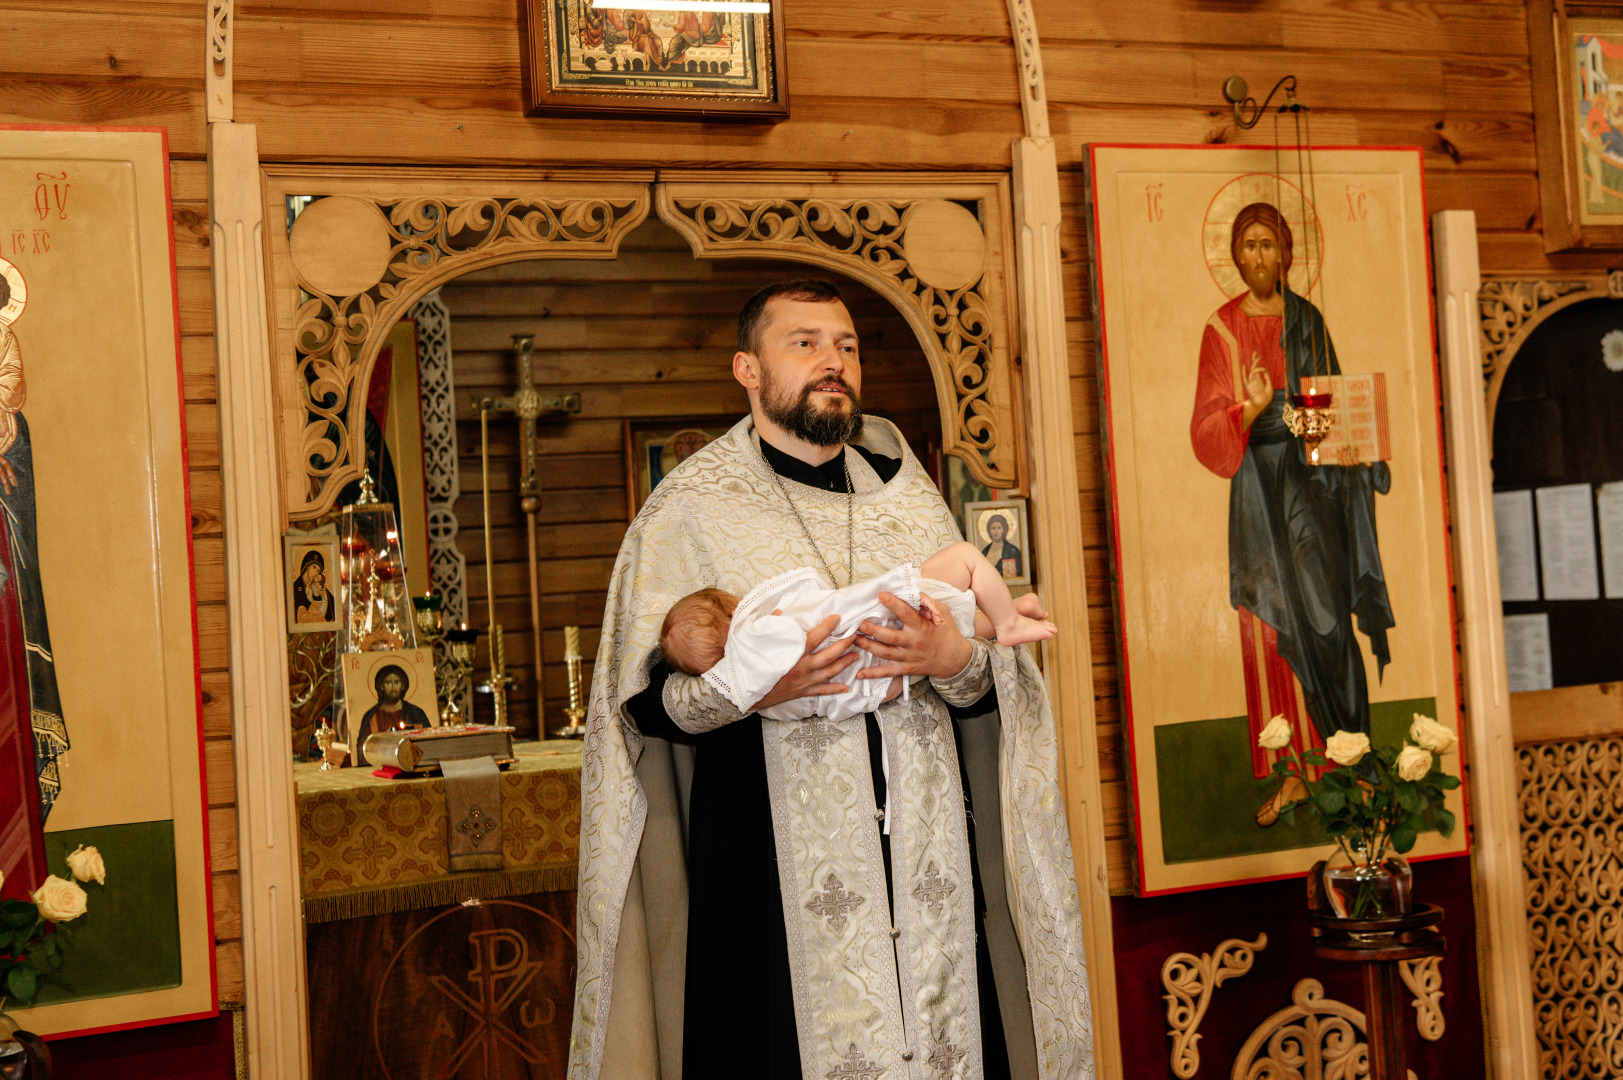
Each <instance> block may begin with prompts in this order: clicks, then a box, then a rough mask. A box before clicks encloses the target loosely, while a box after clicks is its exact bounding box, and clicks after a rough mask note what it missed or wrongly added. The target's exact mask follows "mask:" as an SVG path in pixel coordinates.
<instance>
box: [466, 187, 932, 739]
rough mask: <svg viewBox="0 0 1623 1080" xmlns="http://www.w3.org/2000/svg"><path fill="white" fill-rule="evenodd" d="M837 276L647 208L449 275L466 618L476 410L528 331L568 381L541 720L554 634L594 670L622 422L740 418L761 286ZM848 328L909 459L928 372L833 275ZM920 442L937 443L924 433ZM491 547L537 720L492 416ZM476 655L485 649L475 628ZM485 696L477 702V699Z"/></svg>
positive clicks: (545, 517)
mask: <svg viewBox="0 0 1623 1080" xmlns="http://www.w3.org/2000/svg"><path fill="white" fill-rule="evenodd" d="M797 277H826V278H830V279H837V278H838V276H837V275H834V274H831V273H829V272H827V271H823V270H820V269H818V268H816V267H809V266H805V265H803V264H799V263H789V262H781V261H773V260H757V259H724V260H714V259H705V260H699V259H695V258H693V255H692V252H691V249H690V248H689V247H688V244H687V241H685V240H684V239H682V238H681V237H680V236H678V235H677V234H676V233H675V232H674V231H673V230H672V229H670V228H669V227H668V226H666V225H665V224H664V223H663V222H660V221H658V220H657V219H651V220H649V221H647V222H645V223H644V224H643V225H642V226H640V227H639V228H638V229H637V230H636V231H635V232H633V233H632V234H631V235H630V236H628V237H627V238H626V240H625V242H624V243H623V244H622V245H621V249H620V257H619V258H618V259H616V260H615V261H613V262H573V261H537V262H527V263H513V264H509V265H506V266H499V267H495V268H492V269H490V270H483V271H479V272H477V273H474V274H470V275H468V276H467V277H464V278H461V279H459V280H457V281H455V282H452V283H451V284H448V285H446V286H445V288H444V290H443V292H442V293H441V295H442V296H443V298H444V300H445V304H446V306H447V307H448V308H449V309H450V312H451V348H452V357H453V359H452V374H453V377H454V378H455V380H456V392H457V415H458V416H459V417H466V418H468V419H463V420H461V421H460V422H459V423H458V425H457V443H458V451H459V454H460V457H461V463H460V477H461V484H462V496H461V498H460V499H459V500H458V502H457V504H456V514H457V521H458V522H459V524H460V526H461V531H460V533H459V534H458V541H459V543H460V545H461V549H462V551H463V554H464V555H466V556H467V559H468V597H469V625H470V626H478V627H483V626H485V624H486V621H487V620H486V614H485V611H486V606H485V605H486V601H485V597H486V596H487V592H486V589H485V573H484V550H485V534H484V521H483V507H482V503H483V498H482V495H483V488H482V485H481V476H480V463H479V422H478V420H477V419H474V418H473V417H474V416H475V415H476V414H474V412H473V409H472V404H473V402H475V401H477V400H478V399H480V398H482V397H485V396H487V395H489V396H498V397H499V396H502V395H506V394H511V393H512V392H513V387H514V384H515V381H516V379H517V377H518V364H517V359H516V354H515V353H514V352H513V338H512V335H514V334H521V333H533V334H534V335H535V379H536V382H537V383H538V384H541V385H544V386H546V387H547V388H549V389H559V390H579V391H580V392H581V412H580V414H579V415H578V416H572V417H569V418H567V419H545V418H543V419H542V420H541V421H539V422H538V423H539V426H538V437H539V444H540V449H539V453H540V463H539V466H538V474H539V476H540V482H541V512H540V514H539V516H538V521H539V526H540V527H539V529H538V534H537V547H538V554H539V559H540V566H541V593H542V611H541V624H542V625H541V635H542V638H541V642H542V651H543V659H544V665H545V668H544V678H545V687H544V692H545V710H546V724H547V726H548V727H549V728H552V729H556V728H558V727H560V726H562V724H563V723H564V722H565V721H564V719H563V709H564V706H565V705H567V704H568V701H567V697H568V686H569V684H568V678H567V675H566V674H565V668H564V663H563V658H564V633H563V628H564V627H565V626H568V625H571V624H573V625H577V626H580V627H581V628H582V632H581V651H582V652H583V654H584V655H585V657H586V663H585V665H584V669H585V670H584V678H585V679H586V680H587V682H588V683H589V682H590V680H591V668H592V664H591V659H592V657H593V656H595V655H596V653H597V643H598V629H599V627H600V626H601V625H602V621H603V606H604V600H605V598H606V590H607V588H608V582H609V574H610V571H611V570H612V569H613V567H614V558H615V555H616V554H617V553H618V552H619V550H620V541H621V539H622V537H623V536H624V535H625V529H626V524H627V521H628V520H629V519H628V516H627V503H626V481H625V466H626V463H625V455H624V451H623V437H622V433H623V430H624V423H625V422H626V421H628V420H631V421H638V420H645V419H653V418H665V417H715V416H723V417H730V418H732V419H736V418H737V417H739V416H742V415H743V414H744V412H745V411H747V410H748V408H749V403H748V398H747V397H746V396H745V394H744V391H743V388H742V387H740V386H739V385H738V383H737V382H735V381H734V380H733V377H732V356H733V352H734V349H735V319H736V317H737V313H738V311H739V309H740V308H742V307H743V305H744V301H745V300H747V299H748V298H749V296H750V294H751V293H752V292H754V291H755V290H756V289H757V288H759V287H760V286H762V285H764V284H766V283H768V282H770V281H776V280H783V279H786V278H797ZM838 283H839V285H840V288H841V290H842V291H843V292H844V293H845V295H846V296H847V298H848V300H849V302H850V305H851V310H852V316H853V319H854V320H855V322H856V325H857V331H858V333H859V334H860V335H861V355H862V372H863V386H862V394H863V408H864V410H865V411H867V412H870V413H875V414H878V415H882V416H886V417H888V418H890V419H891V420H893V421H895V422H896V424H897V425H898V426H899V427H901V429H902V430H903V432H904V433H905V434H906V435H907V438H908V442H909V443H910V444H911V445H912V447H913V449H914V452H915V453H917V454H918V455H919V456H920V457H921V458H929V457H932V456H933V455H931V453H930V450H931V447H932V446H935V447H939V442H940V431H941V423H940V419H939V414H938V413H937V411H936V395H935V388H934V386H933V384H932V383H931V381H930V370H929V365H928V363H927V362H926V360H925V359H924V354H923V352H922V351H921V350H920V349H919V346H918V342H917V340H916V338H915V337H914V336H913V332H912V330H911V329H910V328H909V327H908V325H907V323H906V322H905V321H904V320H903V319H902V317H901V316H900V315H899V314H898V313H897V312H896V309H895V308H894V307H892V306H891V305H890V304H889V303H888V302H887V301H885V300H883V299H881V298H880V297H879V296H878V295H877V294H875V293H873V292H872V291H870V290H868V289H867V288H865V287H864V286H861V285H859V284H857V283H856V282H853V281H850V280H848V279H838ZM932 440H933V441H932ZM490 445H491V466H490V471H491V484H490V489H491V491H490V493H491V507H490V516H491V520H490V529H491V546H492V549H493V551H494V555H495V558H494V562H493V566H492V571H493V573H492V576H493V579H494V582H495V589H496V618H497V621H498V622H500V623H501V624H502V626H503V628H504V630H505V632H506V636H507V663H508V666H509V670H510V671H511V673H512V674H513V676H514V677H515V678H517V679H518V680H519V684H518V686H517V688H516V689H515V690H514V692H513V696H512V698H511V700H512V702H513V723H514V724H515V725H517V726H518V727H519V728H520V731H521V733H522V734H523V735H524V736H526V737H533V734H534V732H535V728H536V716H535V680H534V662H533V659H532V656H533V653H532V649H533V648H534V628H533V627H532V626H531V619H530V599H529V564H528V549H527V539H526V535H525V518H524V514H523V512H522V511H521V510H520V508H519V495H518V482H519V477H520V474H521V462H520V459H519V435H518V422H517V421H516V420H515V419H514V418H513V417H512V415H511V414H508V415H506V416H492V418H491V431H490ZM480 641H481V644H480V647H479V656H480V661H479V662H480V664H481V665H483V664H484V663H485V662H486V660H485V639H484V638H483V637H481V639H480ZM478 707H480V708H482V707H483V705H482V704H481V705H480V706H478Z"/></svg>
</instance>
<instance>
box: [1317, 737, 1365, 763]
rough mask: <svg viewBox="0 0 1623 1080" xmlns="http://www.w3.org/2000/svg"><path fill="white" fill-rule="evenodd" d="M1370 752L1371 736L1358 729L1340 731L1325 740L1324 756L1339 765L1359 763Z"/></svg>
mask: <svg viewBox="0 0 1623 1080" xmlns="http://www.w3.org/2000/svg"><path fill="white" fill-rule="evenodd" d="M1367 753H1369V736H1368V735H1365V734H1363V733H1361V732H1356V731H1338V732H1336V733H1335V734H1334V735H1332V736H1330V737H1329V738H1328V739H1326V740H1325V741H1324V756H1325V757H1327V758H1329V759H1330V760H1331V761H1333V762H1335V763H1336V764H1337V765H1357V764H1358V763H1359V762H1360V761H1363V760H1364V755H1365V754H1367Z"/></svg>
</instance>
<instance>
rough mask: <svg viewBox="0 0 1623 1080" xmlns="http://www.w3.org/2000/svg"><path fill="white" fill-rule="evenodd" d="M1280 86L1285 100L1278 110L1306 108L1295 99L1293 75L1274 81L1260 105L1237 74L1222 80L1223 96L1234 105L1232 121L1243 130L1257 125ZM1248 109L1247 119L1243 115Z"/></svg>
mask: <svg viewBox="0 0 1623 1080" xmlns="http://www.w3.org/2000/svg"><path fill="white" fill-rule="evenodd" d="M1280 87H1284V89H1285V101H1284V104H1282V105H1280V106H1279V111H1280V112H1285V111H1286V110H1290V111H1293V112H1295V111H1302V110H1306V108H1307V106H1306V105H1302V104H1300V103H1298V102H1297V100H1296V76H1295V75H1286V76H1285V77H1284V78H1282V79H1280V80H1279V81H1278V82H1276V83H1274V88H1273V89H1272V90H1270V91H1268V96H1267V97H1265V98H1263V99H1262V104H1261V105H1258V104H1257V101H1256V99H1255V98H1253V97H1251V96H1250V95H1249V87H1247V86H1246V82H1245V80H1244V79H1242V78H1240V77H1239V76H1238V75H1234V76H1231V77H1230V78H1228V79H1226V80H1224V82H1223V98H1224V100H1226V101H1227V102H1228V103H1229V104H1230V105H1233V106H1234V122H1235V123H1236V124H1238V125H1239V126H1240V127H1241V128H1242V129H1243V130H1246V131H1249V130H1251V129H1252V128H1254V127H1256V126H1257V121H1259V120H1261V119H1262V114H1263V113H1264V112H1266V111H1267V110H1268V104H1269V103H1270V102H1271V101H1273V100H1274V95H1275V94H1277V93H1279V90H1280ZM1248 109H1249V110H1250V114H1251V118H1250V119H1249V120H1248V119H1246V116H1245V112H1246V110H1248Z"/></svg>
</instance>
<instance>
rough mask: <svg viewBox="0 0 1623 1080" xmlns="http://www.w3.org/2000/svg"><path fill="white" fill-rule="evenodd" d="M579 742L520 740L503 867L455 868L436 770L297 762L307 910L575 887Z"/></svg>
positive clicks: (509, 791)
mask: <svg viewBox="0 0 1623 1080" xmlns="http://www.w3.org/2000/svg"><path fill="white" fill-rule="evenodd" d="M580 745H581V744H580V743H578V742H573V741H568V740H551V741H548V742H542V743H527V744H519V745H518V746H517V747H516V750H517V756H518V761H517V762H516V763H514V764H513V765H512V766H510V767H509V768H508V769H507V770H506V771H505V772H504V773H503V774H502V778H501V782H502V826H503V845H502V852H503V855H504V856H505V862H506V867H505V868H504V869H503V870H500V871H495V872H492V873H477V874H476V873H464V874H453V873H452V872H451V869H450V856H449V847H448V843H447V821H446V811H445V781H444V780H443V779H441V778H439V777H437V776H436V777H427V778H421V779H412V780H384V779H381V778H379V777H376V776H373V775H372V770H371V769H369V768H366V767H364V766H363V767H361V768H356V769H334V770H329V771H327V772H322V771H321V769H320V766H319V765H318V764H317V763H315V762H308V763H300V764H295V765H294V766H293V777H294V784H295V786H296V787H297V789H298V812H299V841H300V880H301V884H302V886H303V892H304V900H305V916H306V919H307V920H309V921H313V922H324V921H328V920H330V919H334V918H352V917H355V916H359V915H370V914H379V913H382V912H383V911H401V910H407V909H410V908H415V907H422V906H429V905H432V904H441V903H452V902H457V901H459V900H462V899H466V898H468V897H479V898H485V899H488V898H490V897H493V896H506V895H516V894H518V893H521V892H534V891H550V890H556V889H572V888H574V887H575V869H576V863H577V861H578V859H579V851H580Z"/></svg>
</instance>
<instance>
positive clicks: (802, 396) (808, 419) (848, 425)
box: [761, 365, 862, 446]
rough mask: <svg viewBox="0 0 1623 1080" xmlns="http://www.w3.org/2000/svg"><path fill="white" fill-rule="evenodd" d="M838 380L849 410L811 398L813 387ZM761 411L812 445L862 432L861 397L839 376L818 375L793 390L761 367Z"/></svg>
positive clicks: (847, 439)
mask: <svg viewBox="0 0 1623 1080" xmlns="http://www.w3.org/2000/svg"><path fill="white" fill-rule="evenodd" d="M830 383H838V384H839V385H840V387H841V389H843V390H844V391H845V394H846V400H848V401H849V402H850V403H851V408H850V411H849V412H847V411H845V410H844V409H841V408H839V407H838V405H837V404H834V403H833V402H835V401H838V399H832V400H831V401H830V402H829V403H825V404H821V405H819V404H817V403H816V402H814V401H812V395H814V394H816V393H817V392H818V391H817V387H819V386H827V385H829V384H830ZM761 412H762V413H763V414H764V415H765V416H766V418H767V419H768V420H770V421H772V422H773V423H774V424H777V425H778V426H779V427H781V428H783V429H784V430H785V431H787V432H788V433H789V434H791V435H793V436H794V437H795V438H797V439H800V440H801V441H802V442H808V443H811V444H812V445H813V446H839V445H841V444H843V443H848V442H850V441H851V440H852V439H854V438H856V437H857V436H858V435H860V434H861V433H862V399H861V398H860V397H859V396H858V395H857V392H856V389H855V388H854V387H852V385H851V384H850V383H848V382H846V381H845V380H844V379H842V378H840V377H839V376H832V377H830V376H827V375H823V376H819V377H818V378H816V379H813V380H812V381H811V382H809V383H807V384H806V385H805V386H803V387H801V388H800V393H798V394H796V393H795V392H794V391H793V390H792V389H790V388H789V387H787V386H784V385H783V384H782V383H780V382H778V380H777V378H776V377H775V376H773V374H772V369H771V368H769V367H766V366H764V365H763V366H762V369H761Z"/></svg>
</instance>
